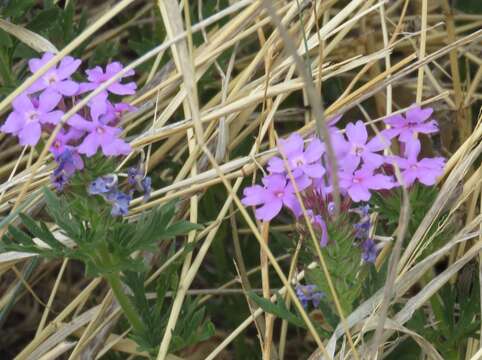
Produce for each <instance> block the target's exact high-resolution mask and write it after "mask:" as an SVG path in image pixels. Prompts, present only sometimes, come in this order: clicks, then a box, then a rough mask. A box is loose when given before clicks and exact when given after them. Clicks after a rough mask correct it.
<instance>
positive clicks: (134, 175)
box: [127, 167, 144, 186]
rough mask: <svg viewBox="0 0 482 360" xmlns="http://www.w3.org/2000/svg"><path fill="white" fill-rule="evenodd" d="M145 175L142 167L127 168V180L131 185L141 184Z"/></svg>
mask: <svg viewBox="0 0 482 360" xmlns="http://www.w3.org/2000/svg"><path fill="white" fill-rule="evenodd" d="M143 177H144V175H143V173H142V171H141V169H139V168H137V167H130V168H129V169H127V182H128V183H129V185H132V186H136V185H138V184H140V182H141V181H142V178H143Z"/></svg>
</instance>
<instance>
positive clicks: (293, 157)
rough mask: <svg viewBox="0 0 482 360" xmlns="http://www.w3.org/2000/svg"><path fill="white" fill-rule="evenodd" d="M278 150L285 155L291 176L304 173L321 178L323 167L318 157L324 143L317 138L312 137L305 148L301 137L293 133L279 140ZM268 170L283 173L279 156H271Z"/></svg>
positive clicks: (323, 172) (298, 175) (323, 149)
mask: <svg viewBox="0 0 482 360" xmlns="http://www.w3.org/2000/svg"><path fill="white" fill-rule="evenodd" d="M279 148H280V152H282V153H283V155H284V156H285V157H286V162H287V164H288V166H289V169H290V171H291V172H292V173H293V177H295V178H299V177H300V176H302V175H306V176H308V177H311V178H321V177H322V176H323V175H324V174H325V169H324V168H323V166H322V165H321V162H320V159H321V156H322V155H323V153H324V152H325V148H324V145H322V143H321V141H320V140H319V139H312V140H311V141H310V142H309V144H308V146H307V147H306V150H305V144H304V141H303V138H302V137H301V136H300V135H299V134H297V133H293V134H292V135H290V137H289V138H288V139H286V140H280V141H279ZM268 171H270V172H271V173H276V174H283V173H285V172H286V171H287V169H286V166H285V162H284V160H283V159H281V158H279V157H273V158H271V159H270V160H269V162H268Z"/></svg>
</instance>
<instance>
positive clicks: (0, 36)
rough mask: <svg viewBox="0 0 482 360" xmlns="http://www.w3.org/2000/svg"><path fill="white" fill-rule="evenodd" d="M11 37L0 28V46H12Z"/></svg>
mask: <svg viewBox="0 0 482 360" xmlns="http://www.w3.org/2000/svg"><path fill="white" fill-rule="evenodd" d="M12 45H13V43H12V39H11V38H10V35H8V34H7V33H6V32H5V31H3V30H2V29H0V46H4V47H12Z"/></svg>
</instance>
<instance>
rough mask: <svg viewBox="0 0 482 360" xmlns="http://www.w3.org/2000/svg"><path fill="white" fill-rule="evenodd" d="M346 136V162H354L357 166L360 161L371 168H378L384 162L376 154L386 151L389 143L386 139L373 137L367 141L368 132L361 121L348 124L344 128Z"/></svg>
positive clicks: (380, 156) (381, 157)
mask: <svg viewBox="0 0 482 360" xmlns="http://www.w3.org/2000/svg"><path fill="white" fill-rule="evenodd" d="M345 130H346V136H347V138H348V142H349V144H350V147H349V149H350V150H349V151H348V154H347V155H346V156H347V157H350V159H348V161H354V162H356V163H357V165H358V164H359V163H360V161H361V159H363V162H364V163H366V164H369V165H372V166H373V167H378V166H380V165H381V164H383V162H384V157H383V156H382V155H380V154H376V152H377V151H381V150H384V149H386V148H387V147H388V146H389V145H390V142H389V140H388V139H383V138H381V137H380V136H375V137H374V138H373V139H371V140H370V141H368V132H367V129H366V127H365V124H364V123H363V121H361V120H358V121H357V122H356V123H355V124H351V123H350V124H348V125H347V126H346V129H345Z"/></svg>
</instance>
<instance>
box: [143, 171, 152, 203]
mask: <svg viewBox="0 0 482 360" xmlns="http://www.w3.org/2000/svg"><path fill="white" fill-rule="evenodd" d="M141 185H142V191H143V192H144V201H147V200H149V198H150V197H151V191H152V186H151V185H152V180H151V177H150V176H146V177H145V178H144V179H142V181H141Z"/></svg>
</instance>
